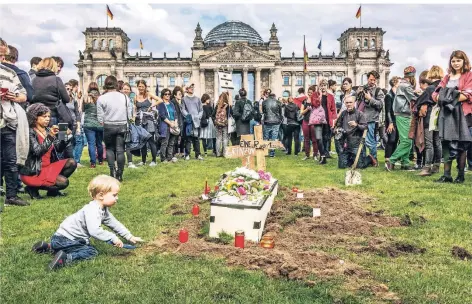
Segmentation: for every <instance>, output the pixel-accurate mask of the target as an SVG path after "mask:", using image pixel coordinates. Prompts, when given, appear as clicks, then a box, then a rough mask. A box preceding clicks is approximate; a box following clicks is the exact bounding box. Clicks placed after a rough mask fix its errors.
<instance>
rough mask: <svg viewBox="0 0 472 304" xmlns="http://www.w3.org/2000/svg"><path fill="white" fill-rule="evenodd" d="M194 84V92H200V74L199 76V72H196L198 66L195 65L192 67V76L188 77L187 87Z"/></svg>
mask: <svg viewBox="0 0 472 304" xmlns="http://www.w3.org/2000/svg"><path fill="white" fill-rule="evenodd" d="M192 83H193V84H195V91H197V92H199V91H200V74H199V71H198V66H197V65H196V64H195V65H192V74H191V75H190V81H189V83H188V84H189V85H190V84H192ZM184 92H185V88H184Z"/></svg>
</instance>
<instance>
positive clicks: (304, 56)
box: [303, 35, 308, 73]
mask: <svg viewBox="0 0 472 304" xmlns="http://www.w3.org/2000/svg"><path fill="white" fill-rule="evenodd" d="M307 66H308V53H307V51H306V45H305V35H303V72H304V73H306V72H308V67H307Z"/></svg>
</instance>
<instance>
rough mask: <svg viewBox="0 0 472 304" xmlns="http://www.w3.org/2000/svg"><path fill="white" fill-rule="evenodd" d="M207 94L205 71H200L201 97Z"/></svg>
mask: <svg viewBox="0 0 472 304" xmlns="http://www.w3.org/2000/svg"><path fill="white" fill-rule="evenodd" d="M203 93H205V69H200V93H199V94H198V95H199V96H202V95H203Z"/></svg>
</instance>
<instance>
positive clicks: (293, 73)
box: [290, 72, 297, 96]
mask: <svg viewBox="0 0 472 304" xmlns="http://www.w3.org/2000/svg"><path fill="white" fill-rule="evenodd" d="M291 78H292V79H291V80H292V81H291V82H292V83H291V84H292V87H291V89H290V96H294V94H295V90H296V88H295V84H296V82H297V75H296V73H295V72H292V77H291Z"/></svg>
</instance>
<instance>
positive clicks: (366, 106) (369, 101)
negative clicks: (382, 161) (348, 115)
mask: <svg viewBox="0 0 472 304" xmlns="http://www.w3.org/2000/svg"><path fill="white" fill-rule="evenodd" d="M379 78H380V75H379V73H378V72H377V71H371V72H369V73H368V74H367V85H364V86H361V87H359V88H358V89H357V109H358V110H359V111H360V112H362V113H364V116H365V119H366V121H367V138H366V142H365V144H366V146H367V147H368V148H369V151H370V155H372V157H373V158H374V159H375V162H374V166H377V139H376V138H375V134H376V125H377V123H378V122H379V116H380V112H381V111H382V109H383V106H384V99H385V94H384V92H383V91H382V89H381V88H379V87H377V81H378V80H379Z"/></svg>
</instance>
